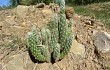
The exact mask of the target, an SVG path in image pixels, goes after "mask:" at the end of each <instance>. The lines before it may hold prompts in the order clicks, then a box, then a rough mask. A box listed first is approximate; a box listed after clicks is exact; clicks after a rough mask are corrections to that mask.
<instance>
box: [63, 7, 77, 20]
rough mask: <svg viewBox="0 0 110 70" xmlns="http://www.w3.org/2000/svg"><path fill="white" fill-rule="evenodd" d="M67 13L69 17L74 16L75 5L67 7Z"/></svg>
mask: <svg viewBox="0 0 110 70" xmlns="http://www.w3.org/2000/svg"><path fill="white" fill-rule="evenodd" d="M65 14H66V18H67V19H69V18H73V16H74V14H75V11H74V9H73V7H65Z"/></svg>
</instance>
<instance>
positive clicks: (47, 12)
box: [42, 9, 53, 18]
mask: <svg viewBox="0 0 110 70" xmlns="http://www.w3.org/2000/svg"><path fill="white" fill-rule="evenodd" d="M42 14H43V15H44V17H45V18H46V17H49V16H52V14H53V13H52V11H51V10H50V9H43V10H42Z"/></svg>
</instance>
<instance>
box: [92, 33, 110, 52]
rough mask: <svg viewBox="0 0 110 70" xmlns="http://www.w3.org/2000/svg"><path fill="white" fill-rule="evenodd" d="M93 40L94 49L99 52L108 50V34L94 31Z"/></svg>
mask: <svg viewBox="0 0 110 70" xmlns="http://www.w3.org/2000/svg"><path fill="white" fill-rule="evenodd" d="M93 40H94V45H95V47H96V50H97V51H98V52H101V53H107V52H109V51H110V34H108V33H107V32H103V31H94V32H93Z"/></svg>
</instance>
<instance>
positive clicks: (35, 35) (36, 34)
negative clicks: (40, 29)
mask: <svg viewBox="0 0 110 70" xmlns="http://www.w3.org/2000/svg"><path fill="white" fill-rule="evenodd" d="M31 34H32V36H33V40H34V41H35V44H37V45H40V44H41V42H40V39H39V35H38V33H37V30H36V27H35V26H33V27H32V32H31Z"/></svg>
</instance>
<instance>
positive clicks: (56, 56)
mask: <svg viewBox="0 0 110 70" xmlns="http://www.w3.org/2000/svg"><path fill="white" fill-rule="evenodd" d="M59 57H60V44H59V43H57V45H56V46H55V47H54V50H53V58H54V59H55V61H58V60H59Z"/></svg>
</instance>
